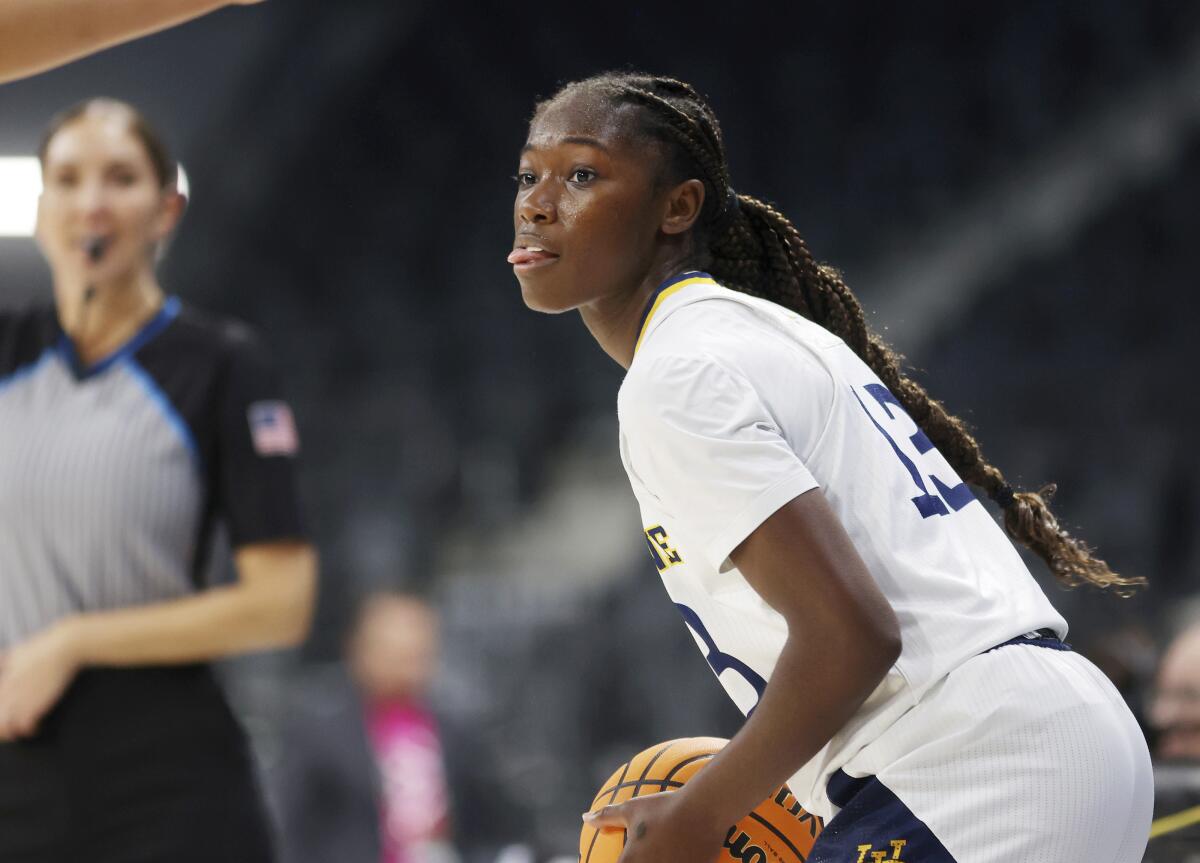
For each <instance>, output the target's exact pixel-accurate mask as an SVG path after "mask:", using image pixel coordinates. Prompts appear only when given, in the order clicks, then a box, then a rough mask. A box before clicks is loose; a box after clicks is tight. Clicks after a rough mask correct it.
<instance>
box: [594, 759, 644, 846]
mask: <svg viewBox="0 0 1200 863" xmlns="http://www.w3.org/2000/svg"><path fill="white" fill-rule="evenodd" d="M632 763H633V759H632V758H631V759H630V760H629V761H626V762H625V766H624V767H622V768H621V775H620V776H619V777H618V778H617V785H616V787H615V788H613V790H612V795H611V796H610V797H609V798H608V802H609V803H612V802H613V800H615V799H616V797H617V791H619V790H620V788H621V783H622V782H624V781H625V774H627V773H628V772H629V765H630V764H632ZM603 796H604V792H603V791H601V792H600V793H599V794H597V795H596V800H599V799H600V798H601V797H603ZM596 800H593V801H592V808H595V806H596ZM599 838H600V831H599V830H597V831H596V832H595V833H594V834H592V841H591V842H590V843H588V853H587V857H584V858H583V863H591V861H592V849H593V848H595V847H596V840H597V839H599ZM622 847H624V845H622Z"/></svg>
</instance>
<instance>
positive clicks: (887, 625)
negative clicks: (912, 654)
mask: <svg viewBox="0 0 1200 863" xmlns="http://www.w3.org/2000/svg"><path fill="white" fill-rule="evenodd" d="M863 641H864V644H865V646H866V648H867V649H866V654H867V656H866V659H867V662H868V664H869V665H870V667H871V670H872V671H873V672H875V673H877V675H878V677H879V678H882V677H883V676H884V675H885V674H887V673H888V672H889V671H890V670H891V668H892V666H893V665H895V664H896V660H898V659H899V658H900V651H901V650H902V649H903V647H904V643H903V641H902V640H901V638H900V622H899V621H898V620H897V619H896V615H895V613H894V612H893V611H892V610H891V608H888V609H887V610H886V613H885V614H880V615H877V616H876V617H875V619H873V620H872V621H871V624H870V627H869V629H868V632H867V633H866V637H865V638H864V639H863Z"/></svg>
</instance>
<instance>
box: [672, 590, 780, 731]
mask: <svg viewBox="0 0 1200 863" xmlns="http://www.w3.org/2000/svg"><path fill="white" fill-rule="evenodd" d="M675 607H676V608H677V609H679V613H680V614H682V615H683V619H684V621H686V622H687V625H688V626H689V627H690V628H691V630H692V632H694V633H696V635H697V636H698V637H699V638H700V640H701V641H703V642H704V648H705V650H704V658H705V659H706V660H708V664H709V666H710V667H711V668H712V670H713V673H714V674H716V675H717V677H718V678H719V677H720V676H721V675H722V674H723V673H724V672H726V671H732V672H734V673H735V674H737V675H738V676H740V677H741V678H742V680H744V681H746V682H747V683H749V684H750V686H751V688H752V689H753V690H754V691H755V692H756V693H758V698H762V694H763V692H764V691H765V690H766V688H767V681H765V680H764V679H763V677H762V675H761V674H759V673H758V672H757V671H755V670H754V669H753V668H751V667H750V666H749V665H747V664H746V663H744V662H742V661H741V660H740V659H738V658H737V657H736V656H734V655H733V654H731V653H726V652H725V651H723V650H721V649H720V648H718V647H717V642H716V640H715V639H714V638H713V637H712V634H711V633H709V631H708V627H707V626H705V625H704V621H702V620H701V619H700V615H698V614H696V612H695V611H693V610H692V609H690V608H688V607H687V606H686V605H684V604H683V603H681V602H677V603H675ZM757 705H758V702H757V700H756V701H755V706H757ZM753 712H754V711H753V710H751V711H750V713H753ZM750 713H747V714H746V715H747V716H749V715H750Z"/></svg>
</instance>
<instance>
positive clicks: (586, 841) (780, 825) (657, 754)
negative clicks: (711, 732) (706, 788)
mask: <svg viewBox="0 0 1200 863" xmlns="http://www.w3.org/2000/svg"><path fill="white" fill-rule="evenodd" d="M728 742H729V741H728V740H723V739H721V738H720V737H685V738H683V739H682V740H669V741H667V742H666V743H660V744H658V745H657V746H651V747H650V748H649V749H646V750H643V751H642V752H639V753H638V754H637V755H635V756H634V757H633V758H631V759H630V760H629V762H628V763H626V764H622V765H621V766H620V767H619V768H618V769H617V771H616V772H615V773H613V775H612V776H610V777H608V781H607V782H605V783H604V787H603V788H601V789H600V793H599V794H597V795H596V799H595V800H593V801H592V805H591V809H590V811H592V812H595V811H597V810H599V809H603V808H604V807H605V806H608V805H609V804H611V803H623V802H624V801H626V800H628V799H630V798H631V797H638V796H641V795H643V794H657V793H658V792H659V791H674V790H675V789H676V788H679V787H680V786H682V785H683V784H684V783H685V782H687V781H688V780H689V779H691V778H692V777H693V776H695V775H696V774H697V773H698V772H699V771H700V770H702V769H703V768H704V765H705V764H707V763H708V761H709V759H711V758H712V757H713V755H715V754H716V753H717V752H719V751H720V750H721V748H722V747H723V746H724V745H725V744H726V743H728ZM821 826H822V825H821V819H819V818H817V817H816V816H815V815H812V814H810V813H808V812H805V811H804V810H803V809H801V808H800V804H799V803H797V802H796V798H795V797H793V796H792V792H791V791H789V790H788V788H787V786H786V785H785V786H784V787H782V788H780V789H779V791H778V793H776V794H775V795H774V796H773V797H769V798H768V799H766V800H764V801H763V802H762V803H760V804H759V805H758V806H757V807H755V809H754V811H753V812H751V813H750V814H749V815H747V816H746V817H745V818H743V819H742V820H741V821H739V822H738V823H737V824H735V825H734V826H733V827H730V828H729V832H728V833H727V834H726V836H725V847H724V849H722V851H721V853H720V854H718V855H717V858H716V860H715V861H714V863H804V861H805V860H807V859H808V855H809V852H811V851H812V846H813V842H815V841H816V839H817V836H818V835H819V834H820V832H821ZM624 847H625V833H624V832H623V831H619V830H609V831H608V832H601V831H599V830H597V829H596V828H594V827H590V826H588V825H586V824H585V825H584V826H583V832H582V833H580V834H579V861H580V863H616V860H617V858H618V857H619V856H621V851H622V849H623V848H624Z"/></svg>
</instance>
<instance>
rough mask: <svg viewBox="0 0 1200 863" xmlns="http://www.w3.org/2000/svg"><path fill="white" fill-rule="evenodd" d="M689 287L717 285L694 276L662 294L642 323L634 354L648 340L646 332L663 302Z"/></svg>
mask: <svg viewBox="0 0 1200 863" xmlns="http://www.w3.org/2000/svg"><path fill="white" fill-rule="evenodd" d="M688 285H716V282H714V281H713V280H712V279H710V278H709V277H708V276H694V277H692V278H690V279H684V280H683V281H682V282H676V283H675V284H673V285H671V287H669V288H667V289H666V290H664V291H663V292H662V293H660V294H659V295H658V296H657V297H656V298H655V300H654V305H652V306H651V307H650V312H649V314H647V315H646V320H645V321H644V322H643V323H642V331H641V332H640V333H638V338H637V342H635V343H634V345H633V352H634V354H637V352H638V348H640V347H641V346H642V339H644V338H646V331H647V330H649V329H650V322H651V321H652V320H654V313H655V312H657V311H658V307H659V306H661V305H662V304H663V300H665V299H666V298H667V297H669V296H671V295H673V294H674V293H675V292H676V291H679V290H680V289H682V288H686V287H687V286H688Z"/></svg>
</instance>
